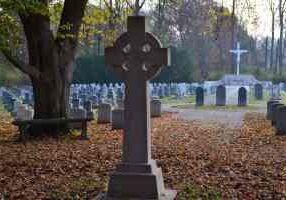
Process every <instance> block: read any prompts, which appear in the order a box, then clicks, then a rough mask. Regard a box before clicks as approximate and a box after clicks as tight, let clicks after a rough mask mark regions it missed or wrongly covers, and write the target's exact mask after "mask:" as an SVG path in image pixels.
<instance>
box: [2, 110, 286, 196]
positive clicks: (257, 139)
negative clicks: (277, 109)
mask: <svg viewBox="0 0 286 200" xmlns="http://www.w3.org/2000/svg"><path fill="white" fill-rule="evenodd" d="M152 126H153V128H152V133H153V135H152V139H153V140H152V143H153V149H152V150H153V157H154V158H155V159H157V161H158V164H159V166H161V167H162V169H163V175H164V179H165V183H166V185H167V187H170V188H173V189H177V190H178V191H179V195H178V198H177V199H182V200H183V199H199V198H200V199H243V200H245V199H285V198H286V137H281V136H275V135H274V131H273V130H272V128H271V126H270V123H269V122H267V121H265V120H264V116H263V115H261V114H258V113H249V114H247V115H246V117H245V125H244V126H243V128H241V129H237V128H236V129H235V128H234V129H231V128H229V127H225V125H221V124H213V123H202V122H199V121H197V122H196V121H191V122H190V121H181V120H178V119H177V117H176V114H164V116H163V117H162V118H157V119H154V120H153V123H152ZM16 132H17V130H16V129H15V127H12V126H11V125H10V121H9V119H7V118H6V117H2V118H1V119H0V199H1V197H4V199H21V200H25V199H93V198H94V197H95V196H96V195H97V194H98V192H99V191H102V190H105V189H106V184H107V179H108V174H109V173H110V172H111V171H112V170H113V169H114V167H115V165H116V163H118V162H119V161H120V156H121V139H122V132H121V131H113V130H111V127H110V125H97V124H96V123H95V122H92V123H91V124H90V126H89V133H90V136H91V139H90V140H89V141H79V140H73V139H69V138H65V139H61V140H55V139H45V140H43V141H30V142H27V143H26V144H21V143H18V142H15V134H16Z"/></svg>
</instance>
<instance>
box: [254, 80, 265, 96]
mask: <svg viewBox="0 0 286 200" xmlns="http://www.w3.org/2000/svg"><path fill="white" fill-rule="evenodd" d="M254 96H255V98H256V99H257V100H262V99H263V87H262V85H261V84H260V83H257V84H255V85H254Z"/></svg>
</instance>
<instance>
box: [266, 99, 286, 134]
mask: <svg viewBox="0 0 286 200" xmlns="http://www.w3.org/2000/svg"><path fill="white" fill-rule="evenodd" d="M266 118H267V119H268V120H271V124H272V126H274V127H275V130H276V134H277V135H286V120H285V119H286V106H285V105H284V104H282V103H281V102H280V99H275V98H272V99H271V100H269V101H268V102H267V114H266Z"/></svg>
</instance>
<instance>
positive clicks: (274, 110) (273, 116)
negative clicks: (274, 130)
mask: <svg viewBox="0 0 286 200" xmlns="http://www.w3.org/2000/svg"><path fill="white" fill-rule="evenodd" d="M278 106H283V104H282V103H273V104H271V110H272V112H271V124H272V125H275V124H276V114H277V108H278Z"/></svg>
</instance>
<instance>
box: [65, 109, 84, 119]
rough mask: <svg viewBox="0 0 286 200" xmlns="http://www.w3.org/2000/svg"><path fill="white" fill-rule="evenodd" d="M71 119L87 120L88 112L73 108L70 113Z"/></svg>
mask: <svg viewBox="0 0 286 200" xmlns="http://www.w3.org/2000/svg"><path fill="white" fill-rule="evenodd" d="M69 118H71V119H82V118H87V112H86V110H85V109H82V108H73V109H70V111H69Z"/></svg>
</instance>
